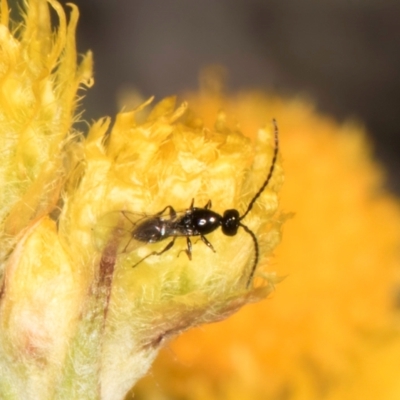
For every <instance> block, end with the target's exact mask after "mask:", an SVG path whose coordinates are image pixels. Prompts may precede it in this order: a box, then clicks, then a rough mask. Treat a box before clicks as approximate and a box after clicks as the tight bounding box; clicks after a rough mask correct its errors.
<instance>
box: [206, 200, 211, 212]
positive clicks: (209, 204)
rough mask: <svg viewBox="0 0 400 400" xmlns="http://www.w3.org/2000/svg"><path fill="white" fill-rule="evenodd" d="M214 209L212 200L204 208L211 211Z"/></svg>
mask: <svg viewBox="0 0 400 400" xmlns="http://www.w3.org/2000/svg"><path fill="white" fill-rule="evenodd" d="M211 207H212V204H211V200H208V202H207V204H206V205H205V206H204V208H205V209H206V210H209V209H210V208H211Z"/></svg>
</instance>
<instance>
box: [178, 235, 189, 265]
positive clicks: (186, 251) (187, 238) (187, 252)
mask: <svg viewBox="0 0 400 400" xmlns="http://www.w3.org/2000/svg"><path fill="white" fill-rule="evenodd" d="M186 243H187V249H185V250H181V251H180V252H179V253H178V257H179V255H180V254H181V253H182V251H183V252H185V253H186V254H187V256H188V258H189V260H190V261H192V241H191V240H190V238H189V237H186Z"/></svg>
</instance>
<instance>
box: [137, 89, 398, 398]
mask: <svg viewBox="0 0 400 400" xmlns="http://www.w3.org/2000/svg"><path fill="white" fill-rule="evenodd" d="M210 87H211V89H212V87H213V85H207V90H205V91H204V92H203V93H200V95H199V94H193V95H191V96H186V97H187V99H188V100H189V102H190V104H191V105H192V107H193V109H194V110H196V112H198V113H199V114H201V115H202V116H203V118H204V119H205V121H207V118H210V119H212V115H214V114H215V111H216V110H218V109H220V108H223V109H224V110H226V112H227V113H229V115H231V116H233V117H236V119H237V120H238V121H240V128H241V130H242V131H243V132H244V133H245V134H247V135H251V132H253V131H254V129H255V127H256V126H257V125H259V124H261V123H263V121H266V120H268V119H270V118H271V117H272V116H273V117H275V118H277V120H278V121H279V125H280V131H281V148H282V153H283V156H284V159H283V165H284V168H285V175H286V179H285V184H284V186H283V190H282V193H281V204H282V207H283V210H284V211H293V212H294V216H293V218H291V219H290V220H288V221H287V223H286V224H285V227H284V232H283V240H282V244H281V245H280V246H279V248H278V250H277V252H276V257H275V258H274V259H273V264H272V266H273V268H274V269H275V270H276V271H277V273H278V275H280V276H286V279H285V280H284V281H283V282H282V283H281V284H280V285H279V287H278V288H277V290H276V291H275V293H274V294H273V295H272V296H271V297H270V298H269V299H268V301H264V302H261V303H258V304H256V305H253V306H251V307H246V308H245V309H243V310H241V311H240V312H239V313H238V314H236V315H235V316H233V317H232V318H230V319H229V320H227V321H224V322H222V323H219V324H213V325H209V326H206V327H202V328H201V329H196V330H192V331H190V332H188V333H186V334H185V335H183V336H181V337H180V338H178V339H177V340H176V341H175V342H173V343H172V345H171V346H170V349H166V350H165V351H163V352H162V354H161V357H160V358H159V359H158V360H157V361H156V363H155V366H154V369H153V373H152V374H151V375H150V376H149V377H148V378H146V379H145V380H144V381H143V382H142V383H139V385H138V386H137V387H136V388H135V390H134V393H135V399H136V398H137V399H142V398H164V399H175V398H179V399H191V400H200V399H207V400H210V399H224V400H228V399H229V400H233V399H257V400H258V399H283V398H284V399H290V400H294V399H296V400H300V399H307V400H309V399H319V400H321V399H329V400H332V399H340V400H343V399H378V398H379V399H385V400H387V399H393V400H394V399H398V398H399V397H400V384H399V380H398V376H397V375H398V374H397V371H398V370H399V368H400V361H399V360H400V337H399V331H398V329H399V325H398V309H397V308H396V295H398V294H397V292H398V288H399V267H400V254H399V249H400V235H399V232H400V207H399V201H398V199H395V198H394V197H393V196H391V195H390V194H389V193H387V192H386V191H385V190H384V189H383V174H382V172H381V169H380V167H379V166H378V165H377V164H376V163H375V162H374V161H372V160H371V157H370V151H369V146H368V143H367V141H366V138H365V133H364V131H363V129H362V128H361V127H360V126H359V125H358V124H356V123H352V122H348V123H346V124H343V125H339V124H338V123H337V122H335V121H334V120H333V119H331V118H328V117H326V116H322V115H319V114H318V113H316V112H315V110H314V108H313V107H312V106H311V105H310V104H308V103H307V102H304V101H301V100H296V99H294V100H288V99H286V100H285V99H282V98H279V97H277V96H268V95H266V94H263V93H259V92H243V93H238V94H235V95H229V97H225V96H222V95H220V94H218V91H217V93H214V92H213V91H212V90H210ZM157 396H158V397H157Z"/></svg>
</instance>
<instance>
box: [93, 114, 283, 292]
mask: <svg viewBox="0 0 400 400" xmlns="http://www.w3.org/2000/svg"><path fill="white" fill-rule="evenodd" d="M273 124H274V137H275V148H274V154H273V158H272V162H271V166H270V168H269V172H268V175H267V177H266V179H265V181H264V183H263V184H262V185H261V188H260V189H259V190H258V192H257V193H256V194H255V195H254V197H253V198H252V200H251V201H250V203H249V205H248V206H247V210H246V211H245V212H244V213H243V214H242V215H240V214H239V211H238V210H235V209H231V210H226V211H225V212H224V214H223V215H220V214H218V213H216V212H215V211H212V210H211V200H209V201H208V203H207V204H206V205H205V206H204V207H194V200H192V203H191V205H190V207H189V208H188V209H187V210H184V211H181V212H177V211H175V209H174V208H173V207H172V206H167V207H165V208H164V209H163V210H162V211H160V212H158V213H157V214H153V215H145V214H135V213H131V212H129V211H118V212H114V213H109V214H108V219H109V221H108V222H109V223H108V226H109V228H108V233H107V234H108V235H110V234H111V235H113V237H114V238H116V239H117V241H118V249H119V251H120V252H124V253H127V252H130V251H132V250H134V249H135V248H137V247H139V246H140V245H142V244H143V243H157V242H161V241H163V240H166V239H168V238H172V240H171V241H170V242H169V243H168V244H167V245H166V246H165V247H164V248H163V249H162V250H161V251H153V252H151V253H150V254H148V255H147V256H145V257H144V258H142V259H141V260H140V261H139V262H137V263H136V264H135V265H134V267H136V266H137V265H138V264H140V263H141V262H142V261H144V260H145V259H146V258H148V257H151V256H155V255H157V256H160V255H161V254H163V253H165V252H166V251H168V250H170V249H171V247H172V246H173V245H174V243H175V240H176V238H178V237H186V244H187V247H186V249H185V250H183V251H185V252H186V254H187V256H188V257H189V259H190V260H191V259H192V241H191V239H190V238H191V237H194V236H198V237H200V239H201V240H202V241H203V242H204V243H205V244H206V245H207V246H208V247H209V248H210V249H211V250H212V251H214V252H215V249H214V247H213V245H212V244H211V243H210V242H209V241H208V240H207V238H206V236H205V235H207V234H209V233H211V232H213V231H215V230H216V229H218V228H219V227H221V229H222V233H223V234H224V235H227V236H235V235H236V234H237V231H238V229H239V227H242V228H243V229H244V230H245V231H246V232H247V233H248V234H249V235H250V236H251V238H252V239H253V242H254V253H255V257H254V263H253V266H252V269H251V272H250V275H249V278H248V280H247V286H249V285H250V283H251V281H252V279H253V276H254V273H255V270H256V267H257V263H258V259H259V246H258V241H257V237H256V235H255V234H254V232H253V231H252V230H250V228H248V227H247V226H246V225H244V224H243V223H242V222H241V221H242V220H243V219H244V218H245V217H246V216H247V214H248V213H249V212H250V211H251V209H252V208H253V206H254V203H255V202H256V201H257V199H258V198H259V197H260V195H261V193H262V192H263V191H264V189H265V188H266V187H267V185H268V183H269V181H270V180H271V177H272V174H273V172H274V168H275V163H276V159H277V156H278V149H279V141H278V126H277V123H276V121H275V120H273ZM138 215H139V217H138ZM110 218H111V219H110ZM116 218H117V219H116ZM103 222H104V221H103ZM106 225H107V224H102V225H100V230H103V231H104V232H100V235H101V236H102V237H103V238H104V237H105V236H104V235H105V234H106V233H105V232H106V230H107V228H106ZM112 226H113V228H112V229H111V227H112ZM97 231H98V229H97ZM97 234H98V235H99V232H98V233H97Z"/></svg>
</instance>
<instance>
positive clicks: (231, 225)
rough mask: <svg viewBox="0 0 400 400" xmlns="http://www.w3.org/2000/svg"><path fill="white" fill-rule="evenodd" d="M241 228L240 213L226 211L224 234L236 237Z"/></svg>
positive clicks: (223, 219)
mask: <svg viewBox="0 0 400 400" xmlns="http://www.w3.org/2000/svg"><path fill="white" fill-rule="evenodd" d="M238 228H239V212H238V211H237V210H226V211H225V212H224V216H223V217H222V232H223V233H224V234H225V235H227V236H234V235H236V233H237V230H238Z"/></svg>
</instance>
